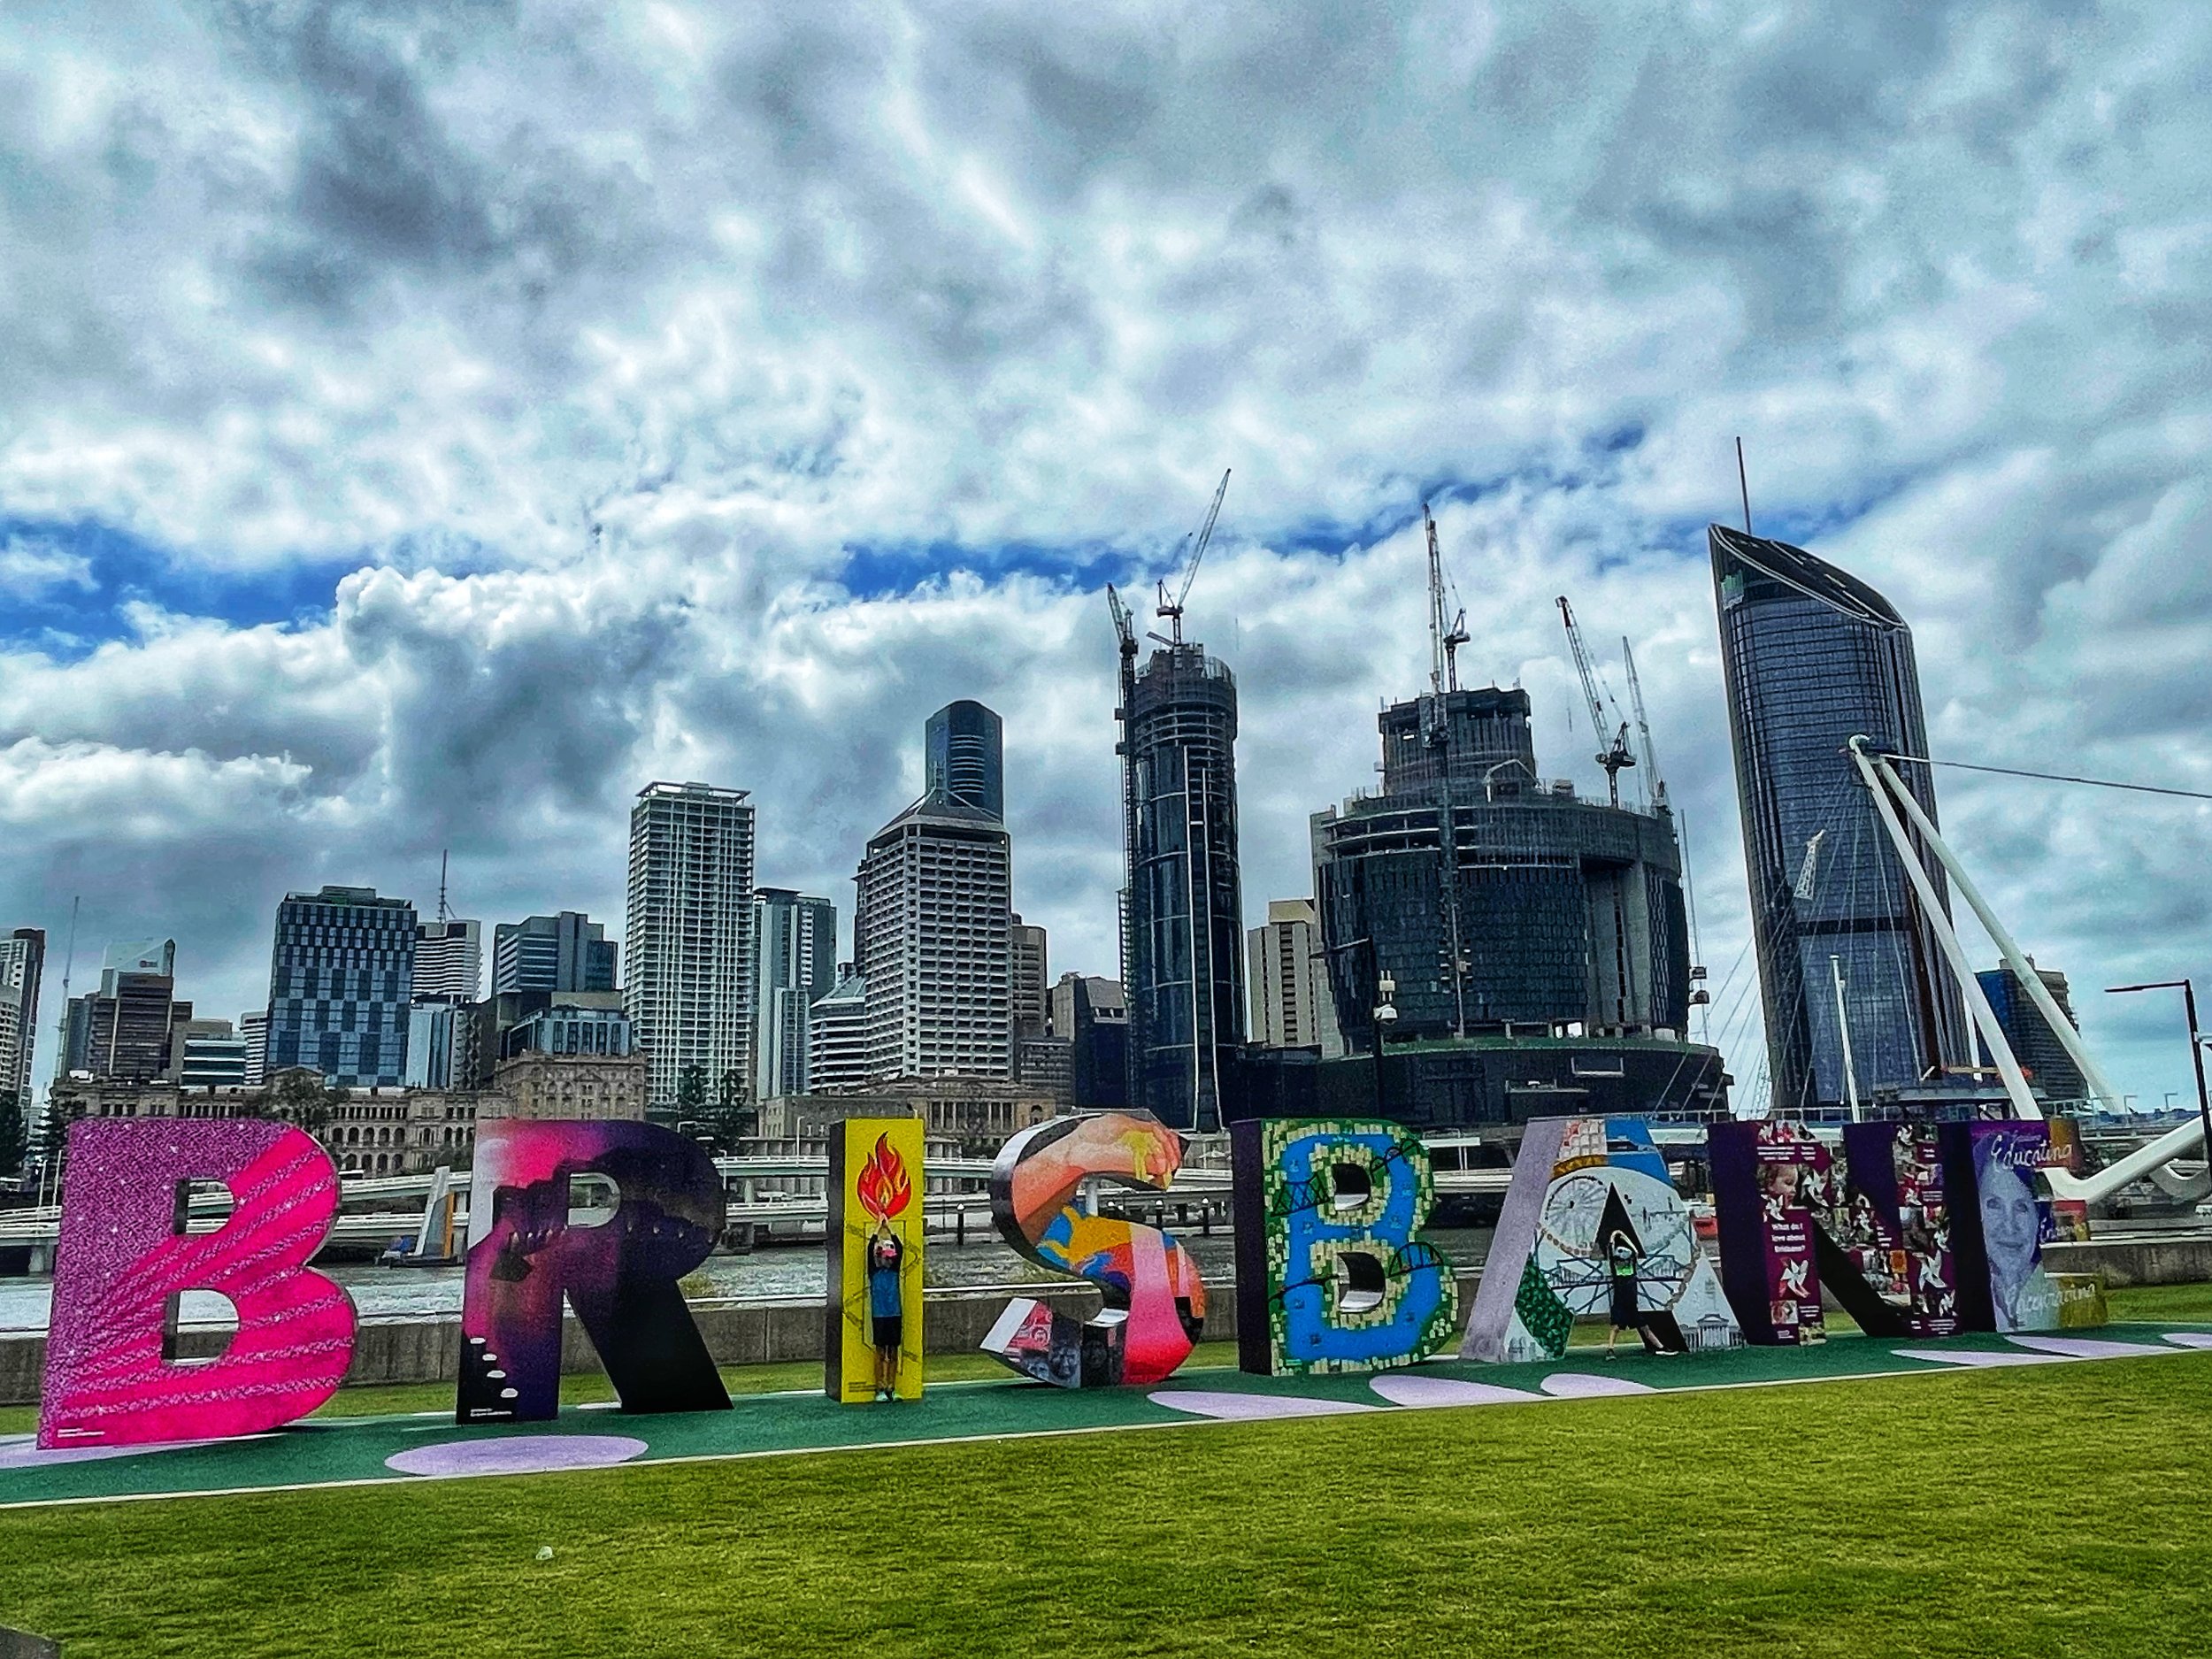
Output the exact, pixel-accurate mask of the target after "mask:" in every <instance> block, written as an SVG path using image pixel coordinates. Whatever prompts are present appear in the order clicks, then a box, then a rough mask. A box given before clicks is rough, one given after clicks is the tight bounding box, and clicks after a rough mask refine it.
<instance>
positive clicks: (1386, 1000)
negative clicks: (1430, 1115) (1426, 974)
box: [1375, 974, 1398, 1118]
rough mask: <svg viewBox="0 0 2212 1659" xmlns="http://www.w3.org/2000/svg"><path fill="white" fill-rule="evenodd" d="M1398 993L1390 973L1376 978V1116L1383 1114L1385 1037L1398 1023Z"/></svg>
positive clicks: (1396, 985) (1396, 983)
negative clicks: (1396, 997) (1395, 998)
mask: <svg viewBox="0 0 2212 1659" xmlns="http://www.w3.org/2000/svg"><path fill="white" fill-rule="evenodd" d="M1397 994H1398V982H1397V981H1396V980H1395V979H1392V978H1391V977H1390V976H1389V975H1388V974H1382V975H1379V977H1378V978H1377V979H1376V980H1375V997H1376V1002H1375V1116H1376V1117H1378V1118H1380V1117H1382V1116H1383V1115H1384V1114H1383V1082H1382V1073H1383V1039H1384V1038H1385V1037H1386V1036H1388V1035H1389V1034H1390V1028H1391V1027H1392V1026H1393V1025H1396V1024H1397V1023H1398V1005H1397V1003H1396V1002H1394V1001H1393V999H1394V997H1395V996H1396V995H1397Z"/></svg>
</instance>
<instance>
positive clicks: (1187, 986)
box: [1119, 633, 1245, 1131]
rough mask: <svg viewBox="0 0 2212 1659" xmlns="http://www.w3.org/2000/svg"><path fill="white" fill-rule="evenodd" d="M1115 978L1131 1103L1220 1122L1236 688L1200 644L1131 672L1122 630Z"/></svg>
mask: <svg viewBox="0 0 2212 1659" xmlns="http://www.w3.org/2000/svg"><path fill="white" fill-rule="evenodd" d="M1124 641H1125V644H1124V650H1125V659H1124V661H1125V667H1124V687H1125V688H1124V692H1123V707H1122V708H1121V710H1119V713H1120V717H1121V733H1122V736H1121V743H1120V745H1119V752H1120V754H1121V756H1122V764H1123V809H1124V839H1125V852H1126V856H1127V860H1128V886H1127V888H1126V890H1125V894H1124V895H1123V912H1122V979H1123V983H1124V985H1125V987H1126V988H1127V992H1128V998H1129V1067H1130V1071H1129V1101H1130V1104H1131V1105H1132V1106H1134V1107H1136V1108H1138V1109H1140V1110H1146V1111H1150V1112H1152V1113H1154V1114H1156V1116H1157V1117H1158V1118H1160V1120H1161V1121H1162V1122H1163V1123H1164V1124H1167V1125H1170V1126H1171V1127H1173V1128H1178V1129H1187V1130H1199V1131H1211V1130H1217V1129H1218V1128H1220V1127H1221V1126H1222V1112H1221V1106H1222V1079H1223V1077H1224V1075H1225V1073H1226V1072H1227V1071H1228V1070H1229V1062H1228V1061H1226V1060H1225V1057H1224V1056H1223V1054H1222V1052H1221V1051H1222V1050H1223V1049H1225V1048H1226V1049H1231V1050H1233V1049H1235V1048H1237V1047H1238V1046H1239V1045H1240V1044H1241V1043H1242V1042H1243V1041H1244V1014H1245V998H1244V901H1243V887H1242V884H1241V882H1240V879H1239V876H1238V872H1237V767H1236V739H1237V686H1236V680H1235V677H1234V676H1233V675H1232V674H1231V673H1230V672H1229V670H1228V669H1227V667H1225V665H1224V664H1221V663H1220V662H1218V661H1217V660H1216V659H1215V658H1213V657H1209V656H1207V655H1206V652H1205V648H1204V647H1203V646H1202V645H1195V644H1183V643H1176V644H1173V645H1171V646H1168V647H1167V648H1165V649H1161V650H1156V651H1155V652H1153V653H1152V656H1151V659H1150V660H1149V661H1148V663H1147V664H1145V667H1144V670H1143V672H1141V673H1138V672H1135V670H1134V662H1133V655H1134V645H1133V637H1132V636H1130V635H1129V634H1126V633H1125V635H1124Z"/></svg>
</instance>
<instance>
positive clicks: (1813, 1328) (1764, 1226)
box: [1706, 1118, 1839, 1344]
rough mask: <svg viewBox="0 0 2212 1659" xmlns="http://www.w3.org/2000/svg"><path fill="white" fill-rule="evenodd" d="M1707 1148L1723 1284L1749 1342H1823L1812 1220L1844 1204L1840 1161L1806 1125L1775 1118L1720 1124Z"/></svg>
mask: <svg viewBox="0 0 2212 1659" xmlns="http://www.w3.org/2000/svg"><path fill="white" fill-rule="evenodd" d="M1706 1142H1707V1146H1708V1148H1709V1152H1710V1155H1711V1158H1712V1168H1713V1210H1714V1215H1715V1218H1716V1219H1717V1222H1718V1223H1719V1228H1720V1262H1721V1282H1722V1284H1723V1285H1724V1286H1725V1287H1726V1289H1727V1292H1728V1300H1729V1302H1730V1304H1731V1305H1732V1307H1733V1308H1734V1309H1735V1310H1736V1317H1737V1320H1738V1322H1739V1323H1740V1325H1742V1327H1743V1333H1744V1339H1745V1340H1747V1341H1750V1342H1756V1343H1762V1344H1764V1343H1782V1344H1787V1343H1795V1342H1819V1341H1823V1340H1825V1339H1826V1336H1827V1329H1826V1325H1825V1323H1824V1320H1823V1318H1822V1316H1821V1310H1820V1271H1819V1268H1818V1266H1817V1262H1816V1244H1815V1238H1814V1222H1813V1216H1814V1212H1815V1211H1816V1210H1820V1211H1826V1210H1832V1209H1834V1208H1835V1206H1836V1204H1837V1203H1838V1202H1839V1198H1838V1197H1836V1196H1834V1195H1832V1194H1831V1193H1830V1191H1829V1187H1830V1183H1831V1182H1832V1181H1833V1180H1834V1179H1835V1173H1836V1172H1835V1169H1834V1159H1833V1157H1832V1156H1831V1155H1830V1153H1829V1150H1828V1148H1826V1147H1825V1146H1824V1145H1823V1144H1822V1143H1821V1142H1820V1141H1818V1140H1817V1139H1816V1137H1815V1136H1814V1134H1813V1133H1812V1131H1811V1130H1809V1129H1807V1128H1806V1127H1804V1126H1803V1125H1801V1124H1794V1123H1790V1122H1786V1121H1781V1120H1775V1119H1768V1118H1761V1119H1758V1120H1757V1121H1755V1122H1752V1121H1745V1122H1737V1123H1724V1124H1715V1125H1713V1126H1712V1128H1711V1129H1710V1130H1709V1132H1708V1133H1707V1137H1706Z"/></svg>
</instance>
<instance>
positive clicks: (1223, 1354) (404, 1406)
mask: <svg viewBox="0 0 2212 1659" xmlns="http://www.w3.org/2000/svg"><path fill="white" fill-rule="evenodd" d="M2110 1301H2111V1303H2112V1317H2114V1318H2115V1319H2177V1320H2183V1321H2189V1322H2196V1323H2203V1324H2212V1285H2153V1286H2146V1287H2144V1288H2142V1289H2139V1290H2116V1291H2114V1292H2112V1293H2111V1295H2110ZM1828 1327H1829V1329H1830V1330H1832V1331H1836V1332H1848V1331H1855V1330H1857V1329H1858V1326H1857V1325H1855V1324H1853V1323H1852V1320H1851V1317H1850V1316H1849V1315H1848V1314H1847V1313H1845V1312H1843V1311H1842V1310H1840V1309H1834V1308H1832V1309H1830V1310H1828ZM1603 1340H1605V1327H1604V1326H1603V1325H1598V1324H1595V1323H1593V1322H1591V1321H1587V1320H1586V1321H1584V1322H1583V1323H1582V1324H1581V1325H1578V1326H1577V1327H1576V1328H1575V1333H1574V1342H1575V1345H1576V1346H1578V1347H1584V1346H1587V1345H1590V1344H1592V1343H1597V1342H1602V1341H1603ZM1186 1363H1187V1364H1188V1365H1189V1366H1190V1367H1191V1368H1193V1369H1194V1370H1195V1369H1198V1368H1201V1367H1203V1366H1208V1365H1233V1364H1235V1363H1237V1348H1236V1344H1235V1343H1233V1342H1201V1343H1200V1344H1199V1345H1198V1346H1197V1348H1194V1349H1193V1350H1192V1352H1191V1357H1190V1359H1189V1360H1188V1361H1187V1362H1186ZM928 1365H929V1380H930V1381H932V1382H967V1381H970V1380H972V1379H978V1378H985V1377H1003V1376H1005V1375H1006V1368H1005V1367H1004V1366H1003V1365H1002V1364H1000V1363H998V1361H996V1360H995V1359H993V1358H991V1357H990V1356H988V1355H986V1354H933V1355H931V1356H929V1361H928ZM722 1380H723V1382H724V1383H725V1384H726V1386H728V1388H729V1391H730V1392H731V1393H732V1394H775V1393H778V1392H780V1391H781V1390H784V1389H790V1388H818V1387H820V1386H822V1366H821V1362H820V1361H818V1360H796V1361H792V1362H789V1363H783V1364H776V1365H726V1366H725V1367H723V1369H722ZM613 1398H614V1390H613V1389H612V1388H611V1386H609V1384H608V1382H607V1379H606V1377H605V1376H604V1374H603V1373H601V1372H598V1371H587V1372H580V1373H579V1374H577V1375H575V1376H572V1377H564V1378H562V1379H561V1403H562V1404H563V1405H570V1406H580V1405H587V1404H590V1403H592V1402H597V1401H602V1400H611V1399H613ZM452 1404H453V1385H452V1384H451V1383H449V1382H441V1383H381V1384H376V1385H373V1386H364V1387H357V1388H342V1389H340V1390H339V1391H338V1392H337V1394H334V1396H332V1398H331V1399H330V1401H329V1402H327V1403H326V1404H325V1405H324V1406H323V1407H322V1409H320V1410H319V1411H318V1412H316V1413H315V1415H316V1416H317V1417H381V1416H385V1415H387V1414H390V1413H396V1412H402V1411H438V1410H444V1409H451V1407H452ZM37 1427H38V1408H37V1407H36V1406H0V1434H28V1433H29V1432H32V1431H33V1430H34V1429H35V1428H37Z"/></svg>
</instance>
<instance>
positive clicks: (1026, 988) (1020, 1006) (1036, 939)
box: [1011, 916, 1052, 1037]
mask: <svg viewBox="0 0 2212 1659" xmlns="http://www.w3.org/2000/svg"><path fill="white" fill-rule="evenodd" d="M1011 936H1012V940H1013V951H1014V1031H1015V1034H1016V1035H1018V1036H1022V1037H1041V1036H1043V1035H1044V1034H1045V1033H1046V1032H1047V1031H1048V1030H1049V1029H1050V1028H1051V1025H1052V980H1051V978H1050V975H1049V970H1048V965H1047V958H1048V955H1049V954H1050V941H1049V940H1048V938H1047V937H1046V934H1045V930H1044V929H1043V928H1042V927H1040V926H1037V925H1036V924H1035V923H1033V922H1025V921H1023V920H1022V918H1020V917H1019V916H1017V917H1015V918H1014V926H1013V933H1012V935H1011Z"/></svg>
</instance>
